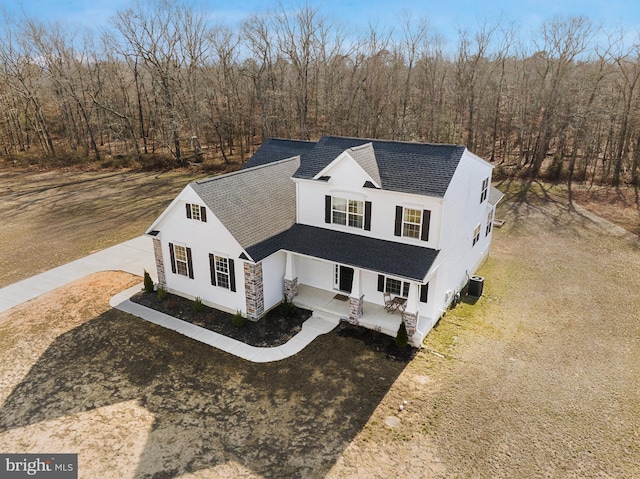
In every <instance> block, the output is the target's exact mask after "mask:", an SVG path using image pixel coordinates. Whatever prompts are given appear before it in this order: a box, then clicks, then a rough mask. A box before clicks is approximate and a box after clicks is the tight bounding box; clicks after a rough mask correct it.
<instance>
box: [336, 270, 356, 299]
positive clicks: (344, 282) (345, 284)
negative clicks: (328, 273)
mask: <svg viewBox="0 0 640 479" xmlns="http://www.w3.org/2000/svg"><path fill="white" fill-rule="evenodd" d="M338 275H339V278H338V289H340V291H345V292H347V293H350V292H351V287H352V285H353V268H349V267H348V266H340V268H339V272H338Z"/></svg>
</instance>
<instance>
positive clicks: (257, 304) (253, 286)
mask: <svg viewBox="0 0 640 479" xmlns="http://www.w3.org/2000/svg"><path fill="white" fill-rule="evenodd" d="M244 288H245V302H246V307H247V319H249V320H251V321H257V320H258V319H260V318H261V317H262V315H263V314H264V284H263V279H262V263H257V264H254V263H248V262H245V263H244Z"/></svg>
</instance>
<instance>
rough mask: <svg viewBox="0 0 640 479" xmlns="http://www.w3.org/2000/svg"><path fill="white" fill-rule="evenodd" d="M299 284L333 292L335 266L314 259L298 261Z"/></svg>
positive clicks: (303, 258) (302, 258)
mask: <svg viewBox="0 0 640 479" xmlns="http://www.w3.org/2000/svg"><path fill="white" fill-rule="evenodd" d="M297 266H298V270H297V271H298V284H307V285H309V286H313V287H314V288H319V289H325V290H328V291H331V290H332V289H333V270H334V267H333V264H332V263H329V262H328V261H322V260H318V259H313V258H307V257H301V258H299V260H298V265H297Z"/></svg>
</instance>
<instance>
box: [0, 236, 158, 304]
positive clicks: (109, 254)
mask: <svg viewBox="0 0 640 479" xmlns="http://www.w3.org/2000/svg"><path fill="white" fill-rule="evenodd" d="M145 270H147V271H148V272H149V274H151V275H155V271H156V264H155V261H154V258H153V243H152V242H151V239H150V238H147V237H146V236H139V237H137V238H134V239H132V240H129V241H126V242H124V243H120V244H118V245H115V246H112V247H111V248H107V249H104V250H102V251H98V252H97V253H93V254H90V255H89V256H85V257H84V258H80V259H78V260H76V261H72V262H71V263H67V264H64V265H62V266H58V267H57V268H53V269H50V270H49V271H45V272H44V273H41V274H38V275H36V276H32V277H31V278H28V279H25V280H23V281H19V282H17V283H13V284H10V285H9V286H7V287H5V288H1V289H0V313H2V312H4V311H6V310H8V309H10V308H13V307H14V306H17V305H19V304H21V303H24V302H26V301H29V300H30V299H33V298H36V297H38V296H40V295H41V294H44V293H48V292H50V291H53V290H54V289H56V288H59V287H60V286H64V285H65V284H68V283H71V282H72V281H76V280H78V279H81V278H84V277H85V276H87V275H89V274H93V273H98V272H100V271H125V272H127V273H131V274H135V275H138V276H142V275H143V274H144V271H145Z"/></svg>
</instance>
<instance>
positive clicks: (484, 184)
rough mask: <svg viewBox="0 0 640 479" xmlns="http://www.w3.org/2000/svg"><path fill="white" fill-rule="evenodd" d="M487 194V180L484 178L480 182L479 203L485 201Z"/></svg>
mask: <svg viewBox="0 0 640 479" xmlns="http://www.w3.org/2000/svg"><path fill="white" fill-rule="evenodd" d="M488 194H489V178H485V179H484V180H483V181H482V191H481V192H480V203H482V202H483V201H484V200H486V199H487V195H488Z"/></svg>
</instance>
